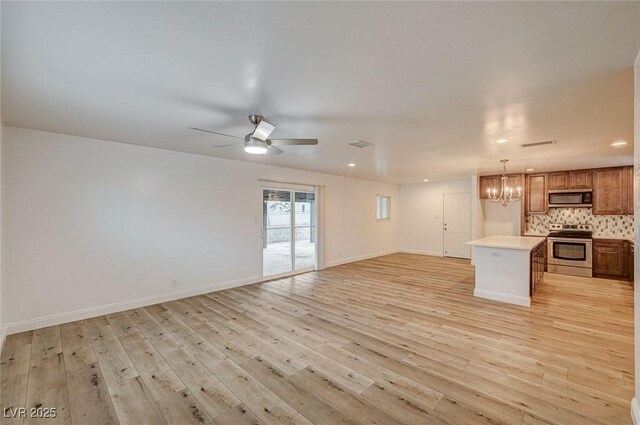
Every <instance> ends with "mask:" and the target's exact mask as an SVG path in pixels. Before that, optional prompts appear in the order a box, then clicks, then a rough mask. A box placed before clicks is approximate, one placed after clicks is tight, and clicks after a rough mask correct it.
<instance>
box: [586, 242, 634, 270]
mask: <svg viewBox="0 0 640 425" xmlns="http://www.w3.org/2000/svg"><path fill="white" fill-rule="evenodd" d="M628 244H629V242H628V241H625V240H622V239H594V240H593V276H594V277H604V278H612V279H625V278H627V277H628V263H629V255H628V252H629V247H628Z"/></svg>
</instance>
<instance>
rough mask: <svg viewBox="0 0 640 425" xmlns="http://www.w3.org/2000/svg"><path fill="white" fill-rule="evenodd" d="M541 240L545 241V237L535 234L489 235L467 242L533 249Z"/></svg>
mask: <svg viewBox="0 0 640 425" xmlns="http://www.w3.org/2000/svg"><path fill="white" fill-rule="evenodd" d="M540 242H544V238H540V237H533V236H489V237H486V238H482V239H476V240H474V241H469V242H467V243H466V244H467V245H471V246H483V247H487V248H504V249H521V250H524V251H531V250H532V249H533V248H535V247H536V245H538V244H539V243H540Z"/></svg>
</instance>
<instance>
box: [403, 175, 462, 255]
mask: <svg viewBox="0 0 640 425" xmlns="http://www.w3.org/2000/svg"><path fill="white" fill-rule="evenodd" d="M445 193H472V185H471V180H460V181H450V182H427V183H420V184H411V185H402V186H400V199H401V204H402V211H401V213H400V248H401V250H402V251H404V252H413V253H416V254H427V255H442V252H443V233H442V229H443V221H442V220H443V217H442V213H443V195H444V194H445ZM472 233H473V230H472ZM472 238H473V235H472Z"/></svg>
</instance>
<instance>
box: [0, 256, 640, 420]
mask: <svg viewBox="0 0 640 425" xmlns="http://www.w3.org/2000/svg"><path fill="white" fill-rule="evenodd" d="M472 290H473V267H472V266H471V265H470V264H469V262H468V261H463V260H454V259H442V258H437V257H428V256H420V255H411V254H393V255H387V256H383V257H378V258H375V259H371V260H366V261H360V262H357V263H351V264H346V265H342V266H338V267H334V268H331V269H327V270H325V271H322V272H313V273H307V274H304V275H299V276H296V277H291V278H286V279H280V280H276V281H271V282H267V283H263V284H256V285H251V286H246V287H242V288H236V289H230V290H226V291H221V292H215V293H210V294H207V295H202V296H197V297H192V298H188V299H183V300H179V301H174V302H168V303H164V304H159V305H155V306H151V307H147V308H139V309H135V310H130V311H126V312H122V313H117V314H112V315H108V316H102V317H97V318H94V319H90V320H84V321H81V322H76V323H69V324H65V325H61V326H52V327H49V328H45V329H39V330H36V331H33V332H26V333H23V334H18V335H11V336H9V337H8V338H7V341H6V345H5V347H4V350H3V352H2V356H1V374H2V376H1V389H2V392H1V395H0V402H1V404H2V407H3V409H7V408H16V407H26V408H27V409H29V408H34V407H42V408H48V407H55V408H56V409H57V417H56V418H55V419H35V418H12V419H10V418H3V419H2V423H3V424H4V423H6V424H31V423H46V424H58V423H59V424H74V425H78V424H91V425H98V424H117V423H120V424H135V425H139V424H166V425H169V424H170V425H173V424H210V425H227V424H234V425H242V424H254V425H269V424H274V425H275V424H322V425H325V424H343V425H358V424H360V425H368V424H380V425H393V424H405V425H416V424H437V425H446V424H463V425H467V424H468V425H476V424H493V425H497V424H498V425H499V424H517V425H520V424H523V425H526V424H538V425H540V424H557V425H571V424H575V425H585V424H601V425H602V424H607V425H608V424H616V425H620V424H622V425H624V424H630V423H631V419H630V416H629V403H630V400H631V398H632V397H633V392H634V389H633V388H634V382H633V380H634V371H633V287H632V285H631V284H630V283H628V282H621V281H613V280H602V279H584V278H576V277H570V276H560V275H551V274H547V276H546V281H545V283H544V284H543V285H542V286H541V287H540V289H539V291H538V292H537V293H536V295H535V297H534V300H533V305H532V306H531V308H530V309H529V308H524V307H517V306H511V305H507V304H503V303H498V302H493V301H488V300H482V299H478V298H474V297H472V295H471V294H472Z"/></svg>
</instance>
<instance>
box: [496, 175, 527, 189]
mask: <svg viewBox="0 0 640 425" xmlns="http://www.w3.org/2000/svg"><path fill="white" fill-rule="evenodd" d="M498 181H500V179H499V178H498ZM507 186H508V187H511V188H513V191H514V192H515V191H516V189H517V188H520V189H522V191H523V193H524V174H508V175H507Z"/></svg>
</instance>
